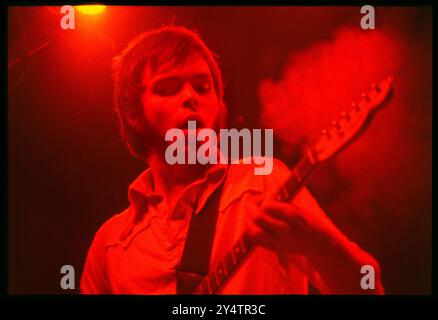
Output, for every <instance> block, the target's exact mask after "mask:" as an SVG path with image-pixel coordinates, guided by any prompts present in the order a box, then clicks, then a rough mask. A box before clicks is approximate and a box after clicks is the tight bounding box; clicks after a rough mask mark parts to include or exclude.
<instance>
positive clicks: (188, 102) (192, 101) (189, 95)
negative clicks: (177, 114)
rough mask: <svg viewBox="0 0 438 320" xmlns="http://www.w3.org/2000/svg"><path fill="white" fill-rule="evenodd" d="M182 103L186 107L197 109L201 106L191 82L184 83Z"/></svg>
mask: <svg viewBox="0 0 438 320" xmlns="http://www.w3.org/2000/svg"><path fill="white" fill-rule="evenodd" d="M181 96H182V104H183V107H184V108H187V109H192V110H196V109H197V108H198V106H199V98H198V95H197V93H196V92H195V90H194V89H193V87H192V85H191V84H190V83H189V82H186V83H185V84H184V87H183V89H182V92H181Z"/></svg>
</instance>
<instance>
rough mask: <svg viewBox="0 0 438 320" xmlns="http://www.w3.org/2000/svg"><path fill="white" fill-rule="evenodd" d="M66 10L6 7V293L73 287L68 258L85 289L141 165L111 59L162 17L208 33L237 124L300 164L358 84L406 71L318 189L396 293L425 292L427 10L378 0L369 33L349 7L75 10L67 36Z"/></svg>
mask: <svg viewBox="0 0 438 320" xmlns="http://www.w3.org/2000/svg"><path fill="white" fill-rule="evenodd" d="M59 9H60V7H10V8H9V12H8V18H9V21H8V27H9V28H8V62H9V64H10V65H11V66H10V67H9V70H8V226H7V228H8V229H7V230H8V239H9V252H8V267H9V277H8V280H9V284H8V285H9V293H12V294H46V293H60V294H65V293H77V292H78V291H77V290H73V291H64V290H62V289H61V288H60V285H59V281H60V278H61V275H60V268H61V266H62V265H65V264H70V265H72V266H74V267H75V270H76V288H78V287H79V278H80V275H81V272H82V266H83V263H84V260H85V256H86V252H87V249H88V247H89V245H90V243H91V241H92V238H93V236H94V233H95V232H96V230H97V229H98V227H99V226H100V225H101V224H102V223H103V222H104V221H105V220H106V219H108V218H109V217H111V216H112V215H113V214H115V213H118V212H120V211H121V210H123V209H124V208H125V207H126V206H127V205H128V200H127V187H128V185H129V184H130V183H131V182H132V181H133V180H134V179H135V178H136V176H137V175H138V174H139V173H140V172H141V171H142V170H144V168H145V166H144V164H142V163H141V162H140V161H139V160H136V159H134V158H132V157H130V155H129V154H128V152H127V151H126V150H125V148H124V146H123V144H122V142H121V139H120V137H119V134H118V125H117V119H116V117H115V113H114V111H113V110H112V108H113V103H112V94H113V93H112V83H111V59H112V57H113V56H114V55H116V54H117V53H118V52H119V51H120V50H121V49H122V48H123V47H124V45H126V43H127V42H128V41H129V40H130V39H131V38H132V37H133V36H135V35H137V34H138V33H139V32H142V31H145V30H149V29H151V28H154V27H158V26H161V25H163V24H167V23H174V24H177V25H184V26H187V27H190V28H194V29H196V30H198V31H199V32H200V33H201V36H202V37H203V38H204V40H205V41H206V43H207V45H209V46H210V47H211V49H212V50H213V51H214V52H216V53H217V54H218V55H219V57H220V65H221V68H222V70H223V76H224V79H225V86H226V88H225V100H226V103H227V105H228V107H229V114H230V117H229V118H230V127H238V128H240V127H249V128H252V127H260V126H263V127H270V128H274V135H275V137H276V144H275V145H274V153H275V155H276V156H277V157H279V158H280V159H282V160H284V161H285V162H286V163H287V164H288V165H290V166H292V165H293V164H294V161H296V159H297V156H298V155H299V153H300V151H301V150H302V145H303V143H304V142H305V143H308V142H309V141H310V142H311V141H312V140H313V139H315V137H317V135H318V132H319V130H320V129H322V128H323V126H324V125H325V124H328V123H330V120H331V119H332V118H333V117H335V115H336V114H338V113H339V112H340V111H341V109H342V108H343V106H344V105H345V103H347V102H348V101H351V99H353V98H354V97H357V96H358V95H359V93H360V91H359V90H364V89H365V88H366V86H365V85H367V84H368V83H369V82H370V81H376V80H379V77H381V76H383V75H384V74H385V73H386V72H395V73H396V75H397V77H398V79H399V81H398V86H397V90H396V96H395V99H394V101H393V103H392V104H391V105H390V107H388V109H385V110H384V111H382V114H381V116H380V115H379V117H378V118H376V120H375V122H374V123H373V126H371V129H370V130H369V132H370V133H368V132H367V133H366V134H365V135H364V136H363V137H362V139H361V140H360V141H359V142H358V143H357V144H355V145H354V146H352V147H351V149H349V150H348V151H346V152H345V154H343V155H341V156H340V157H339V158H337V159H335V160H332V161H330V162H328V163H326V164H325V165H324V166H323V167H324V168H321V170H320V171H319V172H317V173H316V175H315V176H314V178H313V179H312V181H311V183H310V186H309V189H310V190H311V191H312V192H313V193H314V195H315V197H316V198H317V199H318V201H319V202H320V204H321V206H322V207H323V208H324V209H325V210H326V212H327V214H329V215H330V216H331V218H332V219H333V220H334V221H335V223H336V224H337V225H338V226H339V227H340V228H341V230H342V231H343V232H345V233H346V234H347V235H348V236H349V237H350V238H351V239H352V240H354V241H356V242H357V243H358V244H359V245H361V246H362V247H363V248H364V249H366V250H368V251H369V252H371V253H372V254H373V255H374V256H375V257H376V258H377V259H378V261H379V262H380V263H381V266H382V272H383V283H384V286H385V288H386V292H387V293H389V294H429V293H431V253H432V252H431V234H432V225H431V218H432V212H431V207H432V204H431V186H432V182H431V179H432V178H431V173H432V165H431V161H432V156H431V151H432V145H431V141H432V120H431V113H432V105H431V101H432V97H431V95H432V93H431V83H432V76H431V63H432V58H431V52H432V51H431V44H432V39H431V34H432V33H431V26H432V12H431V9H430V8H409V7H405V8H379V7H377V8H376V30H368V31H362V30H360V29H359V22H360V19H361V17H362V15H361V14H360V7H355V6H352V7H341V8H338V7H108V8H107V10H106V11H105V12H103V13H102V14H100V15H97V16H84V15H81V14H80V13H78V12H76V29H75V30H66V31H64V30H62V29H61V28H60V26H59V21H60V19H61V14H60V12H59ZM339 28H344V29H346V30H347V31H348V32H347V33H341V34H340V33H338V30H339ZM366 32H368V33H366ZM379 32H380V33H379ZM356 34H357V36H356ZM321 43H322V47H321V46H320V45H318V44H321ZM365 43H367V44H369V46H367V47H365V48H362V47H361V45H362V44H365ZM34 49H37V50H36V51H34V52H32V50H34ZM360 50H362V51H360ZM368 50H369V51H368ZM359 51H360V52H362V53H361V54H360V53H359ZM26 53H27V54H28V55H27V56H26ZM322 53H323V54H322ZM352 70H356V71H355V72H356V73H352ZM360 88H363V89H360ZM285 91H286V93H284V92H285ZM281 92H282V93H281ZM289 95H290V97H289ZM289 98H290V100H289ZM335 105H336V106H337V105H339V106H340V108H341V109H338V107H336V106H335ZM321 126H322V127H321ZM285 128H286V129H287V130H286V129H285ZM289 129H290V130H289Z"/></svg>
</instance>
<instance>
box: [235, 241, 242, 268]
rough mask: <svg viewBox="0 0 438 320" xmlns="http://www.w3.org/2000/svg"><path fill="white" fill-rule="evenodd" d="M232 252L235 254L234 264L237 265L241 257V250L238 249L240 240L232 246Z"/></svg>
mask: <svg viewBox="0 0 438 320" xmlns="http://www.w3.org/2000/svg"><path fill="white" fill-rule="evenodd" d="M233 251H234V253H235V254H236V255H235V257H236V263H239V260H240V258H241V255H242V248H241V247H240V240H239V241H237V243H236V244H235V245H234V248H233Z"/></svg>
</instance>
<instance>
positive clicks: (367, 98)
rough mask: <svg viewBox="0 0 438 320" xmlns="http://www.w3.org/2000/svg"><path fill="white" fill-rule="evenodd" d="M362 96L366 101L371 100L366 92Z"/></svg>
mask: <svg viewBox="0 0 438 320" xmlns="http://www.w3.org/2000/svg"><path fill="white" fill-rule="evenodd" d="M361 97H362V98H363V99H365V101H366V102H369V101H370V97H368V95H367V94H366V93H365V92H363V93H362V94H361Z"/></svg>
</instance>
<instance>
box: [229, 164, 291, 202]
mask: <svg viewBox="0 0 438 320" xmlns="http://www.w3.org/2000/svg"><path fill="white" fill-rule="evenodd" d="M263 166H264V167H266V168H268V169H269V170H268V173H267V174H257V168H260V167H263ZM288 175H289V169H288V167H287V166H286V165H285V164H284V163H283V162H282V161H280V160H278V159H275V158H265V157H260V158H254V157H251V158H245V159H241V160H240V161H239V162H237V163H232V164H230V165H229V166H228V170H227V177H226V179H225V182H224V191H223V198H224V199H223V200H224V205H225V206H226V205H227V204H229V203H231V202H233V201H234V200H236V199H238V198H240V197H241V196H242V195H243V194H245V193H256V194H257V193H258V194H262V193H266V192H267V191H272V190H274V189H275V187H276V186H278V185H280V184H281V183H282V182H283V181H284V180H285V179H286V178H287V177H288Z"/></svg>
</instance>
